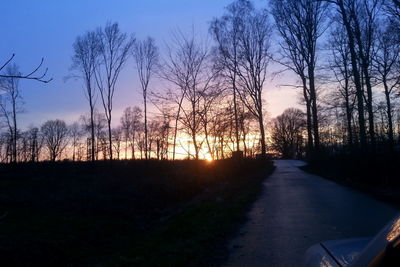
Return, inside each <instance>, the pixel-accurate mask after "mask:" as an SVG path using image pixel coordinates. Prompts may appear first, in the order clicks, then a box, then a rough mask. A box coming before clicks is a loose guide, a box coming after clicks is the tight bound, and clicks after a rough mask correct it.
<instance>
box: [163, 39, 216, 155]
mask: <svg viewBox="0 0 400 267" xmlns="http://www.w3.org/2000/svg"><path fill="white" fill-rule="evenodd" d="M174 37H175V38H174V43H175V49H174V51H173V50H172V49H170V48H169V49H168V61H165V62H164V69H163V78H164V79H166V80H167V81H169V82H170V83H172V84H173V85H174V86H176V87H178V90H179V91H178V93H173V92H171V93H170V95H172V97H171V98H173V99H174V101H175V102H176V104H177V105H178V110H177V115H176V119H175V132H174V142H173V143H174V144H173V149H174V151H173V159H175V147H176V137H177V131H178V121H180V122H181V123H182V124H183V126H184V129H185V130H186V132H187V134H188V135H189V136H190V138H191V142H192V144H193V147H194V158H196V159H198V158H199V152H200V148H201V144H200V142H199V140H198V137H199V132H200V130H201V128H202V127H201V118H200V114H201V111H200V105H199V103H200V99H201V96H202V94H204V93H206V92H207V91H208V90H209V89H210V88H211V86H212V81H213V78H214V77H215V73H213V72H212V71H211V68H210V64H209V57H208V55H209V51H208V49H207V47H206V46H205V45H204V44H202V42H200V41H198V40H197V39H196V38H195V36H194V34H192V35H191V36H189V37H188V36H185V35H184V34H182V33H181V32H178V33H177V34H176V35H175V36H174Z"/></svg>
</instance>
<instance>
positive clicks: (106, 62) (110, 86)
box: [95, 23, 134, 160]
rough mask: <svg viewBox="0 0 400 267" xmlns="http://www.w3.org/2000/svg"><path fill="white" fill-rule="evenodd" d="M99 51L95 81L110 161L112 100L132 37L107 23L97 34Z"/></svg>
mask: <svg viewBox="0 0 400 267" xmlns="http://www.w3.org/2000/svg"><path fill="white" fill-rule="evenodd" d="M98 34H99V36H100V37H99V49H100V58H101V63H100V64H98V65H97V66H96V69H95V80H96V84H97V87H98V89H99V91H100V96H101V100H102V103H103V107H104V114H105V116H106V119H107V126H108V150H109V157H110V160H112V158H113V153H112V148H113V146H112V132H111V122H112V110H113V98H114V93H115V88H116V84H117V81H118V77H119V74H120V73H121V70H122V68H123V67H124V65H125V63H126V60H127V59H128V56H129V52H130V50H131V48H132V45H133V43H134V39H133V37H130V38H129V37H128V36H127V34H126V33H122V32H121V31H120V29H119V26H118V23H113V24H111V23H107V25H106V26H105V27H104V29H100V30H99V32H98Z"/></svg>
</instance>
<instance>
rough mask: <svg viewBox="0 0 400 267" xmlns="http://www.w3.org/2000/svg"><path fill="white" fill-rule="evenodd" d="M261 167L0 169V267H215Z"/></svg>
mask: <svg viewBox="0 0 400 267" xmlns="http://www.w3.org/2000/svg"><path fill="white" fill-rule="evenodd" d="M272 170H273V166H272V163H271V162H269V161H268V162H261V161H255V160H244V161H241V162H233V161H229V160H226V161H218V162H213V163H212V164H209V163H207V162H203V161H179V162H157V161H150V162H146V161H126V162H113V163H109V162H97V163H95V164H90V163H68V162H60V163H39V164H19V165H17V166H11V165H1V166H0V177H1V178H0V204H1V206H0V213H1V212H3V211H6V212H8V215H7V216H6V218H5V219H4V220H3V221H2V222H1V223H0V256H1V258H2V263H3V264H7V265H16V266H21V265H23V266H29V265H31V266H36V265H42V266H44V265H47V266H51V265H57V266H67V265H68V266H71V265H73V266H75V265H99V266H114V265H121V266H132V265H135V266H160V265H162V266H188V265H189V266H200V265H218V263H220V262H221V261H223V259H224V256H225V255H226V246H225V245H226V241H227V240H228V238H229V237H230V236H231V235H232V233H234V231H235V229H237V227H238V225H239V224H240V222H242V221H243V219H244V214H245V211H246V210H247V209H248V207H249V206H250V205H251V203H252V202H253V201H254V200H255V199H256V197H257V195H258V194H259V193H260V190H261V188H262V187H261V184H262V181H263V180H264V179H265V178H266V177H267V176H268V174H270V173H271V172H272Z"/></svg>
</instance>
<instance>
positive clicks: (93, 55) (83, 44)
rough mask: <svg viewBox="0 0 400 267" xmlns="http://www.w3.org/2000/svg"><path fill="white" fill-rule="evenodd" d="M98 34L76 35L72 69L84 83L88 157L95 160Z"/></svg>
mask: <svg viewBox="0 0 400 267" xmlns="http://www.w3.org/2000/svg"><path fill="white" fill-rule="evenodd" d="M99 44H100V43H99V35H98V33H97V32H94V31H92V32H87V33H85V34H84V35H83V36H78V37H77V38H76V40H75V43H74V44H73V48H74V55H73V56H72V69H73V70H76V71H78V72H79V77H80V78H81V79H82V80H83V81H84V84H85V97H86V99H87V100H88V102H89V111H90V145H91V150H90V159H91V160H92V161H94V160H95V132H94V131H95V129H94V110H95V104H96V90H95V88H96V87H95V84H94V81H95V69H96V67H97V66H98V64H99V53H100V47H99Z"/></svg>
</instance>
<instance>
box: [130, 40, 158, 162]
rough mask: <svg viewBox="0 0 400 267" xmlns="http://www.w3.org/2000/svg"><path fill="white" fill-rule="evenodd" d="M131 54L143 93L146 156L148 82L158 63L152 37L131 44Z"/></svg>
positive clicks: (156, 50) (146, 148)
mask: <svg viewBox="0 0 400 267" xmlns="http://www.w3.org/2000/svg"><path fill="white" fill-rule="evenodd" d="M133 56H134V58H135V62H136V68H137V71H138V75H139V81H140V85H141V87H142V94H143V106H144V142H145V144H144V146H145V158H146V159H147V158H148V136H147V135H148V133H147V93H148V88H149V83H150V80H151V77H152V75H153V74H154V72H155V70H156V67H157V65H158V57H159V56H158V48H157V46H156V44H155V42H154V39H152V38H150V37H148V38H147V39H145V40H143V41H138V42H136V43H135V45H134V46H133Z"/></svg>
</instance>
